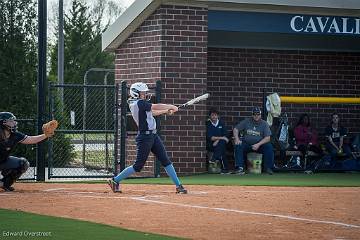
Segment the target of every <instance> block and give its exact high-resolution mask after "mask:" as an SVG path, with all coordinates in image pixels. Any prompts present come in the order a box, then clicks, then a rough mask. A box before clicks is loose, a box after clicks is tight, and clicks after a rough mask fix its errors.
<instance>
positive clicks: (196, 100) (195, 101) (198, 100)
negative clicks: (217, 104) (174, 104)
mask: <svg viewBox="0 0 360 240" xmlns="http://www.w3.org/2000/svg"><path fill="white" fill-rule="evenodd" d="M209 96H210V94H208V93H205V94H203V95H201V96H199V97H196V98H194V99H191V100H190V101H187V102H186V103H184V104H182V105H180V106H178V108H179V109H180V108H185V107H187V106H191V105H194V104H195V103H198V102H200V101H204V100H206V99H208V97H209Z"/></svg>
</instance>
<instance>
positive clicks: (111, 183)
mask: <svg viewBox="0 0 360 240" xmlns="http://www.w3.org/2000/svg"><path fill="white" fill-rule="evenodd" d="M108 185H109V187H110V188H111V190H112V191H113V192H114V193H117V192H118V193H121V190H120V185H119V184H118V183H117V182H115V181H114V179H113V178H112V179H109V180H108Z"/></svg>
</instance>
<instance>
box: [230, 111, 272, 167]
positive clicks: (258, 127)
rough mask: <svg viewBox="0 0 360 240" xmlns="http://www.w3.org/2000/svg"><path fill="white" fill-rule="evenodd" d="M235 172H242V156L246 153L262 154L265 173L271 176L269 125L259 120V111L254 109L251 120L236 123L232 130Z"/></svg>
mask: <svg viewBox="0 0 360 240" xmlns="http://www.w3.org/2000/svg"><path fill="white" fill-rule="evenodd" d="M233 135H234V143H235V171H236V172H237V173H239V174H242V173H243V172H244V156H245V154H247V153H248V152H257V153H262V154H263V160H264V168H265V172H266V173H268V174H273V167H274V149H273V146H272V144H271V142H270V136H271V130H270V126H269V124H268V123H267V122H266V121H264V120H262V119H261V110H260V108H259V107H254V108H253V110H252V118H247V119H245V120H243V121H241V122H240V123H238V124H237V125H236V126H235V128H234V130H233Z"/></svg>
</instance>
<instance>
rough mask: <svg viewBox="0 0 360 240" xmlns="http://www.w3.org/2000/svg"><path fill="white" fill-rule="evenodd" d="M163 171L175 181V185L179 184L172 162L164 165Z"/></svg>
mask: <svg viewBox="0 0 360 240" xmlns="http://www.w3.org/2000/svg"><path fill="white" fill-rule="evenodd" d="M165 171H166V173H167V175H168V176H169V177H170V178H171V180H172V181H173V182H174V183H175V185H176V186H179V185H180V184H181V183H180V180H179V178H178V177H177V175H176V172H175V169H174V166H173V165H172V164H170V165H167V166H166V167H165Z"/></svg>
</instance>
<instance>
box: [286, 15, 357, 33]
mask: <svg viewBox="0 0 360 240" xmlns="http://www.w3.org/2000/svg"><path fill="white" fill-rule="evenodd" d="M290 27H291V29H292V30H293V31H294V32H310V33H334V34H358V35H359V34H360V19H359V18H349V17H324V16H304V15H297V16H294V17H292V18H291V21H290Z"/></svg>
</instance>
